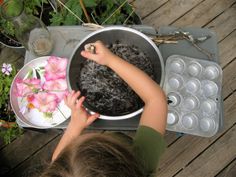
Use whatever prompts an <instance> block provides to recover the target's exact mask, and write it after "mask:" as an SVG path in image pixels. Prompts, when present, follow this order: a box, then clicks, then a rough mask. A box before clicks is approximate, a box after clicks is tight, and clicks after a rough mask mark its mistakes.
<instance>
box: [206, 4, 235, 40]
mask: <svg viewBox="0 0 236 177" xmlns="http://www.w3.org/2000/svg"><path fill="white" fill-rule="evenodd" d="M235 17H236V4H234V5H233V6H232V7H230V8H229V9H227V10H226V11H225V12H224V13H222V14H221V15H219V16H218V17H217V18H216V19H214V20H213V21H211V22H210V23H209V24H207V25H206V27H207V28H210V29H212V30H214V31H215V32H216V34H217V38H218V41H221V40H223V39H224V38H225V37H226V36H227V35H228V34H230V33H231V32H232V31H234V30H235V29H236V18H235Z"/></svg>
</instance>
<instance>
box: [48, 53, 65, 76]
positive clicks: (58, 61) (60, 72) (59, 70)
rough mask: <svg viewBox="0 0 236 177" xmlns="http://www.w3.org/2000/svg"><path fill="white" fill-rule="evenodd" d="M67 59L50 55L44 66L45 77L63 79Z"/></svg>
mask: <svg viewBox="0 0 236 177" xmlns="http://www.w3.org/2000/svg"><path fill="white" fill-rule="evenodd" d="M66 66H67V59H66V58H59V57H55V56H51V57H50V58H49V59H48V63H47V65H46V66H45V74H44V76H45V79H46V80H55V79H64V78H65V77H66Z"/></svg>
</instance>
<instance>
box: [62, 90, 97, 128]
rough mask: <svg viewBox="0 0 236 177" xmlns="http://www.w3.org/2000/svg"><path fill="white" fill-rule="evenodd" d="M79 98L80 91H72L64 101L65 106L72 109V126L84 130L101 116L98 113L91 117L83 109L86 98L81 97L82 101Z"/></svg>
mask: <svg viewBox="0 0 236 177" xmlns="http://www.w3.org/2000/svg"><path fill="white" fill-rule="evenodd" d="M79 96H80V91H77V92H75V91H72V92H71V93H69V94H68V95H67V96H66V97H65V98H64V101H65V104H66V105H67V106H68V107H69V108H70V109H71V121H70V125H72V126H73V127H76V128H78V129H80V130H83V129H84V128H86V127H87V126H89V125H90V124H91V123H92V122H93V121H95V120H96V119H97V118H98V117H99V114H97V113H96V114H93V115H90V114H89V113H88V112H87V111H86V110H85V108H84V107H83V102H84V100H85V97H81V98H80V99H78V97H79Z"/></svg>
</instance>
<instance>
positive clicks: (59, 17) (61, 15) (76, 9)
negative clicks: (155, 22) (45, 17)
mask: <svg viewBox="0 0 236 177" xmlns="http://www.w3.org/2000/svg"><path fill="white" fill-rule="evenodd" d="M124 1H125V0H84V5H85V8H86V10H87V12H88V15H89V16H90V18H91V20H92V21H93V22H94V23H98V24H102V23H103V22H104V21H105V20H106V19H107V18H108V17H109V16H110V15H111V14H113V13H114V12H115V11H116V12H115V13H114V14H113V15H112V17H111V18H109V19H108V20H107V21H106V22H105V23H104V24H106V25H108V24H109V25H110V24H123V23H124V22H125V20H126V19H127V18H128V17H129V15H130V14H131V13H132V11H133V9H132V6H131V5H130V4H128V3H125V4H124V5H123V6H122V8H120V9H118V8H119V6H120V5H121V4H122V3H123V2H124ZM65 5H66V6H67V7H68V8H69V9H70V10H71V11H72V12H73V13H75V14H76V15H77V16H78V17H79V18H80V19H82V20H83V21H84V22H87V19H86V17H85V15H84V13H83V11H82V8H81V6H80V3H79V0H68V1H67V2H66V4H65ZM117 9H118V10H117ZM51 15H52V18H51V19H50V22H51V25H79V24H81V22H80V21H79V20H78V19H77V18H76V17H75V16H74V15H73V14H71V13H70V12H69V11H68V10H67V9H65V8H64V7H63V6H61V7H60V9H59V11H58V12H52V13H51ZM92 16H93V17H92ZM133 20H134V15H131V17H130V20H128V24H134V23H132V22H133Z"/></svg>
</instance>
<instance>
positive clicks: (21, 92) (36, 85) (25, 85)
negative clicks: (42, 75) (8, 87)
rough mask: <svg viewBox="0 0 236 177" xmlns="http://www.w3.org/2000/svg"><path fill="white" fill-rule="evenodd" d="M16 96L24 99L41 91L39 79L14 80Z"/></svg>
mask: <svg viewBox="0 0 236 177" xmlns="http://www.w3.org/2000/svg"><path fill="white" fill-rule="evenodd" d="M16 88H17V95H18V96H21V97H25V96H27V95H30V94H33V93H37V92H38V91H39V90H40V89H41V81H40V79H36V78H32V79H24V80H23V79H17V80H16Z"/></svg>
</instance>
